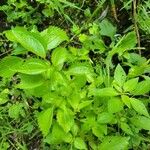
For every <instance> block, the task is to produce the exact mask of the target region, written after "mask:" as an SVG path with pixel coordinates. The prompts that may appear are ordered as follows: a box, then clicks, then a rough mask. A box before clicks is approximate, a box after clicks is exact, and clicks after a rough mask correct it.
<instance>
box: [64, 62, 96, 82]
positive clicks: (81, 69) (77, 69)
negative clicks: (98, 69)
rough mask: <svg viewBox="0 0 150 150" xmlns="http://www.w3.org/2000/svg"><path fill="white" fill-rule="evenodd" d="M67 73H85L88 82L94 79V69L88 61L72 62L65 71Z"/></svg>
mask: <svg viewBox="0 0 150 150" xmlns="http://www.w3.org/2000/svg"><path fill="white" fill-rule="evenodd" d="M67 73H68V74H69V75H77V76H79V75H85V76H86V78H87V80H88V81H89V82H92V81H93V80H94V78H93V76H94V71H93V68H92V66H91V65H89V64H88V63H74V64H73V65H72V66H70V68H69V70H68V71H67Z"/></svg>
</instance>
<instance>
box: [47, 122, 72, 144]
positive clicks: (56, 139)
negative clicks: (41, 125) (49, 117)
mask: <svg viewBox="0 0 150 150" xmlns="http://www.w3.org/2000/svg"><path fill="white" fill-rule="evenodd" d="M71 141H72V135H71V134H70V133H65V131H64V130H63V129H62V128H61V127H60V126H59V125H58V124H57V123H55V122H54V123H53V128H52V132H51V133H50V134H48V136H47V137H46V139H45V140H44V142H46V143H48V144H60V143H62V142H66V143H71Z"/></svg>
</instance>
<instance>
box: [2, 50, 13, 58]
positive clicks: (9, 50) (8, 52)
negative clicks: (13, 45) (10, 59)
mask: <svg viewBox="0 0 150 150" xmlns="http://www.w3.org/2000/svg"><path fill="white" fill-rule="evenodd" d="M11 51H12V49H10V50H8V51H6V52H4V53H2V54H0V57H1V56H3V55H5V54H7V53H9V52H11Z"/></svg>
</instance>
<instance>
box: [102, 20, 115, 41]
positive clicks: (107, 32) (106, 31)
mask: <svg viewBox="0 0 150 150" xmlns="http://www.w3.org/2000/svg"><path fill="white" fill-rule="evenodd" d="M100 34H101V35H104V36H108V37H110V38H111V40H113V39H114V35H115V34H116V27H114V26H113V25H112V24H111V22H109V21H108V20H107V19H104V20H103V21H102V22H101V23H100Z"/></svg>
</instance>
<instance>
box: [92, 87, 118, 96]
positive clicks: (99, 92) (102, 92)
mask: <svg viewBox="0 0 150 150" xmlns="http://www.w3.org/2000/svg"><path fill="white" fill-rule="evenodd" d="M89 95H94V96H99V97H105V96H106V97H112V96H117V95H119V93H118V92H117V91H116V90H115V89H113V88H111V87H110V88H102V89H98V88H97V89H91V91H90V94H89Z"/></svg>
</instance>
